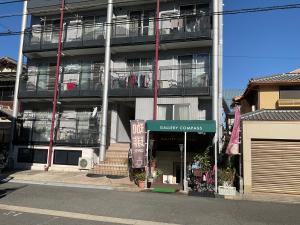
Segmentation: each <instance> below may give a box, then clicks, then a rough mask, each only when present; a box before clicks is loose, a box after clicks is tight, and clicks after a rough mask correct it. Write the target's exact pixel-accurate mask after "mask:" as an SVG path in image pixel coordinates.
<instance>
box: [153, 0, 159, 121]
mask: <svg viewBox="0 0 300 225" xmlns="http://www.w3.org/2000/svg"><path fill="white" fill-rule="evenodd" d="M159 12H160V0H156V18H155V67H154V93H153V96H154V99H153V120H156V119H157V94H158V93H157V92H158V72H159V71H158V60H159Z"/></svg>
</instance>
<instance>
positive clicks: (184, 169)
mask: <svg viewBox="0 0 300 225" xmlns="http://www.w3.org/2000/svg"><path fill="white" fill-rule="evenodd" d="M183 161H184V164H183V171H184V174H183V175H184V178H183V179H184V181H183V190H184V191H185V192H187V191H188V183H187V176H186V175H187V174H186V132H184V160H183Z"/></svg>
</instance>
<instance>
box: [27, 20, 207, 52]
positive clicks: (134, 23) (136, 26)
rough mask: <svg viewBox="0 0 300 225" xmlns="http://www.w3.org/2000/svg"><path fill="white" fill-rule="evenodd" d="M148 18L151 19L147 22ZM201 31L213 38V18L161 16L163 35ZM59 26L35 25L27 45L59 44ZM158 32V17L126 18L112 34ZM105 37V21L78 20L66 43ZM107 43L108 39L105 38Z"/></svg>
mask: <svg viewBox="0 0 300 225" xmlns="http://www.w3.org/2000/svg"><path fill="white" fill-rule="evenodd" d="M145 21H147V22H145ZM192 33H197V36H201V37H207V38H209V37H210V35H211V18H210V17H209V16H202V15H184V16H170V17H162V18H160V35H161V36H166V35H173V34H184V37H188V36H189V34H192ZM58 34H59V30H58V29H57V28H55V27H53V26H40V25H38V26H33V27H31V28H28V29H27V30H26V33H25V40H24V47H25V49H26V48H34V49H47V48H51V47H53V48H54V47H55V48H56V47H57V43H58ZM154 35H155V19H154V18H143V19H134V20H133V19H132V20H128V19H126V20H125V19H122V20H116V21H114V22H113V29H112V37H113V38H121V37H139V36H154ZM104 37H105V24H104V23H96V24H89V23H78V24H75V25H69V26H65V28H64V31H63V46H67V45H68V44H72V43H76V47H81V46H85V45H86V44H87V43H88V42H91V41H92V42H93V41H96V42H94V44H95V43H97V44H99V43H100V42H99V41H100V40H104ZM103 43H104V42H103Z"/></svg>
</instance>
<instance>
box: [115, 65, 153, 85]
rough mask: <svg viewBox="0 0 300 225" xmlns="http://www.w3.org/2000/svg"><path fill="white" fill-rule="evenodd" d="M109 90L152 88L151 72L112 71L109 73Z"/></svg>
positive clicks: (142, 70)
mask: <svg viewBox="0 0 300 225" xmlns="http://www.w3.org/2000/svg"><path fill="white" fill-rule="evenodd" d="M110 79H111V89H121V88H146V89H151V88H152V82H153V70H152V69H142V68H132V69H128V70H121V69H114V70H112V71H111V77H110Z"/></svg>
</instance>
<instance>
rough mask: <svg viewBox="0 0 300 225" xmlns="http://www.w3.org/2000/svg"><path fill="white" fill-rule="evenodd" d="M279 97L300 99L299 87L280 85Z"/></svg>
mask: <svg viewBox="0 0 300 225" xmlns="http://www.w3.org/2000/svg"><path fill="white" fill-rule="evenodd" d="M279 98H280V99H300V87H280V90H279Z"/></svg>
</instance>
